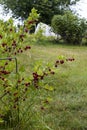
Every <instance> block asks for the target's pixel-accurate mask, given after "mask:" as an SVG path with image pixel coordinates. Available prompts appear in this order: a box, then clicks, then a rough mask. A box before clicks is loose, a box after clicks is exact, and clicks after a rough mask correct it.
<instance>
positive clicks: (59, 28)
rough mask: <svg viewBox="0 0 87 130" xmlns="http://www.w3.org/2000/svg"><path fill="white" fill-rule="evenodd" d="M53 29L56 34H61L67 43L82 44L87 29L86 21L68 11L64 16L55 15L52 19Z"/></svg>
mask: <svg viewBox="0 0 87 130" xmlns="http://www.w3.org/2000/svg"><path fill="white" fill-rule="evenodd" d="M52 27H53V30H54V32H55V33H57V34H60V35H61V37H62V38H63V40H64V41H65V42H67V43H72V44H81V42H82V37H83V36H84V34H85V31H86V29H87V23H86V21H85V20H84V19H79V18H78V17H77V16H76V15H74V14H73V13H71V12H70V11H67V12H66V13H65V14H64V15H55V16H54V17H53V19H52Z"/></svg>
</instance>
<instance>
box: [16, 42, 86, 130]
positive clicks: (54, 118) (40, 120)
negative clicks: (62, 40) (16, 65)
mask: <svg viewBox="0 0 87 130" xmlns="http://www.w3.org/2000/svg"><path fill="white" fill-rule="evenodd" d="M31 48H32V49H31V51H29V52H25V53H24V54H22V56H21V57H19V58H18V59H19V60H20V61H22V62H21V64H22V65H23V66H24V65H25V67H26V72H27V76H28V75H29V73H31V71H32V66H33V64H34V63H35V62H36V61H38V60H42V61H44V62H52V63H54V62H55V61H56V60H57V58H58V56H59V55H64V56H66V57H67V58H70V57H74V58H75V61H74V62H66V63H65V64H63V65H61V66H59V67H58V68H57V72H56V74H55V75H53V76H49V77H48V78H46V79H45V82H48V83H49V84H50V85H52V86H54V88H55V89H54V91H52V92H48V91H45V90H39V92H35V93H34V92H32V95H33V98H34V105H33V107H30V106H29V107H28V110H26V113H25V114H24V119H25V121H26V123H25V122H24V125H23V126H22V128H21V130H87V66H86V65H87V47H82V46H67V45H60V44H59V45H57V44H48V45H46V44H45V45H41V44H39V45H37V44H35V45H31ZM43 97H44V98H45V97H47V98H49V100H50V102H49V104H47V105H46V106H45V109H43V110H42V109H40V108H41V106H42V107H43V104H42V102H41V100H40V101H39V99H43ZM29 98H30V97H29ZM29 101H31V104H32V102H33V101H32V98H31V99H30V100H29ZM26 106H28V102H27V104H26Z"/></svg>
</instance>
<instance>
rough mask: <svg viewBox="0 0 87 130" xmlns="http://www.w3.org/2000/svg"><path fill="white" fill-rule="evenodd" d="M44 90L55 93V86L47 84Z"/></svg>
mask: <svg viewBox="0 0 87 130" xmlns="http://www.w3.org/2000/svg"><path fill="white" fill-rule="evenodd" d="M44 88H45V89H46V90H49V91H53V90H54V88H53V86H49V85H48V84H46V85H45V86H44Z"/></svg>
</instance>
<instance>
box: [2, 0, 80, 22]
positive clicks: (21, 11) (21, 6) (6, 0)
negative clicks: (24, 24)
mask: <svg viewBox="0 0 87 130" xmlns="http://www.w3.org/2000/svg"><path fill="white" fill-rule="evenodd" d="M77 1H79V0H13V1H12V0H3V1H2V2H1V3H2V4H3V5H4V9H5V11H6V12H8V11H9V9H11V10H12V13H13V16H14V17H16V18H19V17H21V18H22V19H26V18H27V17H28V15H29V13H30V11H31V9H32V8H33V7H35V8H36V9H37V10H38V13H40V15H41V17H40V21H42V22H45V23H48V24H50V22H51V19H52V17H53V16H54V15H55V14H62V13H63V12H64V10H66V8H67V7H69V5H72V4H76V2H77Z"/></svg>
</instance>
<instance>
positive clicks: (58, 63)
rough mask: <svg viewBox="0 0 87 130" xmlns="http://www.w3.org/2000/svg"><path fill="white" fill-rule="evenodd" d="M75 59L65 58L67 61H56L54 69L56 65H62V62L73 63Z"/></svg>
mask: <svg viewBox="0 0 87 130" xmlns="http://www.w3.org/2000/svg"><path fill="white" fill-rule="evenodd" d="M74 60H75V59H74V58H67V59H65V60H63V59H62V60H56V62H55V67H58V65H60V64H64V62H65V61H74Z"/></svg>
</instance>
